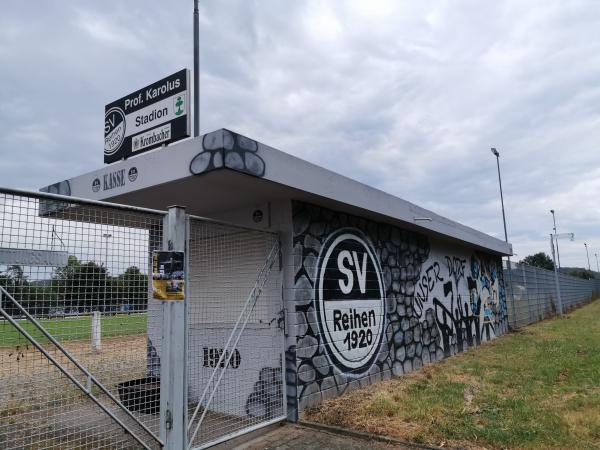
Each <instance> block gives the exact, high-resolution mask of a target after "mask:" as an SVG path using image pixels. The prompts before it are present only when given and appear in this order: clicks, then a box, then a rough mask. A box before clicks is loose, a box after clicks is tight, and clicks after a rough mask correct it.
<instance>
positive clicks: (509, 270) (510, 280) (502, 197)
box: [491, 148, 517, 326]
mask: <svg viewBox="0 0 600 450" xmlns="http://www.w3.org/2000/svg"><path fill="white" fill-rule="evenodd" d="M491 150H492V153H493V154H494V156H495V157H496V165H497V166H498V184H499V185H500V202H501V204H502V223H503V224H504V240H505V241H506V243H507V244H508V232H507V231H506V214H505V213H504V195H503V193H502V177H501V176H500V153H499V152H498V150H496V149H495V148H492V149H491ZM507 260H508V284H509V285H510V296H511V298H512V313H513V326H516V320H517V315H516V309H515V295H514V290H513V285H512V274H511V269H512V267H511V264H510V256H508V257H507ZM504 292H505V293H506V292H507V290H506V286H504Z"/></svg>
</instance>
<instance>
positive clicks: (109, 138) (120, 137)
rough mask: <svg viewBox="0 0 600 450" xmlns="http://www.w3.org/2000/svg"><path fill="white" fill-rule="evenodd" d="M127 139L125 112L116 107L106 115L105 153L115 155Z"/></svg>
mask: <svg viewBox="0 0 600 450" xmlns="http://www.w3.org/2000/svg"><path fill="white" fill-rule="evenodd" d="M124 140H125V113H124V112H123V110H122V109H121V108H118V107H114V108H111V109H109V110H108V111H106V114H105V115H104V154H105V155H106V156H110V155H114V154H115V153H116V152H117V151H118V150H119V149H120V148H121V145H123V141H124Z"/></svg>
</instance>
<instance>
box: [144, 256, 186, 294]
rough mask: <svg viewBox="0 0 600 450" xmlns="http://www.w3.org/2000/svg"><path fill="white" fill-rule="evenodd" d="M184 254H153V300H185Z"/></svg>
mask: <svg viewBox="0 0 600 450" xmlns="http://www.w3.org/2000/svg"><path fill="white" fill-rule="evenodd" d="M184 261H185V257H184V253H183V252H159V251H154V252H153V253H152V298H154V299H155V300H185V271H184V267H185V266H184Z"/></svg>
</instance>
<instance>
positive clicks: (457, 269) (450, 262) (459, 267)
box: [446, 256, 467, 284]
mask: <svg viewBox="0 0 600 450" xmlns="http://www.w3.org/2000/svg"><path fill="white" fill-rule="evenodd" d="M466 263H467V260H466V259H462V258H457V257H456V256H453V257H450V256H446V266H447V267H448V277H452V278H454V281H455V282H456V283H457V284H458V282H459V281H460V280H461V278H464V276H465V264H466Z"/></svg>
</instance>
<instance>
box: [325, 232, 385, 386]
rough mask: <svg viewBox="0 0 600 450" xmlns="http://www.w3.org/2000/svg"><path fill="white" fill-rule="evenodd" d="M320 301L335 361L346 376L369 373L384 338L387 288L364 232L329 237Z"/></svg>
mask: <svg viewBox="0 0 600 450" xmlns="http://www.w3.org/2000/svg"><path fill="white" fill-rule="evenodd" d="M315 300H316V309H317V322H318V323H319V329H320V332H321V337H322V338H323V342H324V343H325V348H326V349H327V353H328V355H329V357H330V359H331V360H332V362H333V363H334V364H335V365H336V366H337V367H338V368H339V369H340V370H342V371H343V372H349V373H351V374H360V373H363V372H365V371H367V370H368V369H369V368H370V367H371V365H372V364H373V362H374V361H375V359H376V358H377V354H378V352H379V349H380V347H381V342H382V338H383V334H384V326H385V288H384V285H383V279H382V276H381V269H380V267H379V262H378V260H377V257H376V255H375V252H374V251H373V249H372V247H371V245H370V244H369V242H368V240H367V238H366V236H365V235H364V234H363V233H362V232H361V231H359V230H356V229H349V228H345V229H341V230H338V231H336V232H334V233H332V234H331V235H330V236H329V237H328V238H327V240H326V241H325V243H324V244H323V247H322V249H321V253H320V255H319V262H318V265H317V283H316V284H315Z"/></svg>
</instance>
